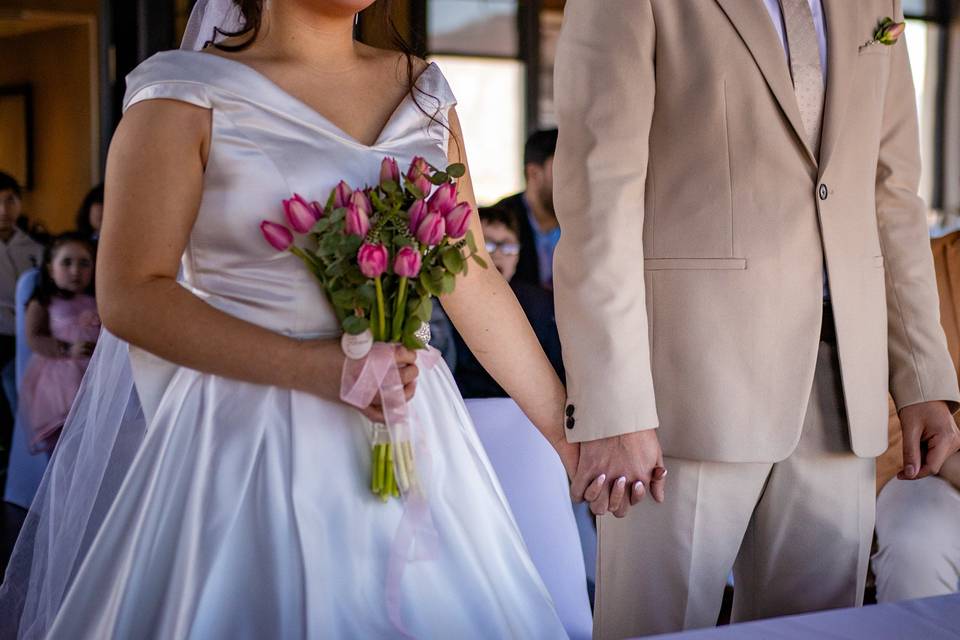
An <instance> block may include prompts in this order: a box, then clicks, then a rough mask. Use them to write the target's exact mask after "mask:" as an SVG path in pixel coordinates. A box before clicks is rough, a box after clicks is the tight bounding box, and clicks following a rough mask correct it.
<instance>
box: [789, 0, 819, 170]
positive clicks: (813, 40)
mask: <svg viewBox="0 0 960 640" xmlns="http://www.w3.org/2000/svg"><path fill="white" fill-rule="evenodd" d="M780 8H781V9H782V10H783V23H784V27H786V32H787V44H788V47H789V52H790V73H791V75H792V76H793V90H794V92H795V93H796V94H797V103H798V104H799V105H800V117H801V118H802V119H803V125H804V128H805V129H806V130H807V141H808V142H809V143H810V148H811V149H813V154H814V156H817V157H819V156H820V128H821V126H822V124H823V101H824V93H825V88H824V82H823V69H822V68H821V67H820V41H819V38H818V37H817V28H816V26H815V25H814V24H813V13H812V12H811V11H810V3H809V0H780Z"/></svg>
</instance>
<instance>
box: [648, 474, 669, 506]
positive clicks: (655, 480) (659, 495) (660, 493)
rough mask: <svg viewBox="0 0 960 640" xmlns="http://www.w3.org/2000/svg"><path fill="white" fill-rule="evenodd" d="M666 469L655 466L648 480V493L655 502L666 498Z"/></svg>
mask: <svg viewBox="0 0 960 640" xmlns="http://www.w3.org/2000/svg"><path fill="white" fill-rule="evenodd" d="M666 481H667V470H666V469H664V468H663V467H657V468H656V469H654V470H653V477H652V478H651V480H650V495H652V496H653V499H654V500H656V501H657V502H663V501H664V500H665V499H666V484H667V482H666Z"/></svg>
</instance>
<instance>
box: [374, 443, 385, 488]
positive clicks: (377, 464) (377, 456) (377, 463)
mask: <svg viewBox="0 0 960 640" xmlns="http://www.w3.org/2000/svg"><path fill="white" fill-rule="evenodd" d="M373 450H374V457H373V471H374V481H373V483H374V485H375V486H376V487H377V489H376V491H375V492H374V493H377V494H379V493H381V492H382V491H383V480H384V478H383V458H384V453H385V451H384V450H383V445H382V444H378V445H374V448H373Z"/></svg>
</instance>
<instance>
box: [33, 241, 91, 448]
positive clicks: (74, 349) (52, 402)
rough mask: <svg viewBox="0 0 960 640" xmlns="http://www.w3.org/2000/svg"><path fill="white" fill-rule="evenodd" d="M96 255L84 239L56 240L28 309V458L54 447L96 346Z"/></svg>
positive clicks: (45, 259) (45, 261)
mask: <svg viewBox="0 0 960 640" xmlns="http://www.w3.org/2000/svg"><path fill="white" fill-rule="evenodd" d="M94 253H95V249H94V247H93V245H92V244H91V242H90V241H89V240H88V239H86V238H84V237H83V236H80V235H77V234H64V235H62V236H59V237H58V238H56V239H55V240H54V241H53V242H52V243H51V245H50V248H49V249H47V252H46V254H45V255H44V261H43V267H42V271H41V274H40V281H39V284H38V286H37V291H36V293H35V294H34V296H33V298H32V299H31V300H30V303H29V304H28V305H27V314H26V323H25V324H26V327H25V331H26V335H25V337H26V340H27V344H28V345H29V346H30V349H31V350H32V351H33V356H32V357H31V359H30V364H29V365H28V367H27V371H26V373H25V374H24V378H23V385H22V387H21V389H20V403H19V404H20V411H21V412H22V415H21V417H22V420H21V423H22V424H24V425H25V426H26V428H27V431H28V434H27V435H28V442H29V445H30V450H31V452H32V453H41V452H46V451H52V450H53V447H54V446H55V445H56V443H57V438H58V437H59V435H60V429H61V428H62V427H63V424H64V422H65V421H66V419H67V414H68V413H69V412H70V407H71V405H73V400H74V398H75V397H76V395H77V391H78V390H79V389H80V381H81V380H82V379H83V374H84V372H85V371H86V370H87V365H88V364H89V362H90V356H91V355H92V354H93V349H94V347H95V346H96V344H97V338H98V336H99V334H100V316H99V315H98V314H97V303H96V299H95V298H94V295H93V268H94Z"/></svg>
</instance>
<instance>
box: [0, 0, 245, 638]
mask: <svg viewBox="0 0 960 640" xmlns="http://www.w3.org/2000/svg"><path fill="white" fill-rule="evenodd" d="M242 27H243V20H242V16H241V14H240V11H239V9H238V8H237V7H236V5H235V4H234V3H233V2H232V0H198V2H197V4H196V6H195V7H194V10H193V13H192V14H191V16H190V21H189V24H188V25H187V29H186V32H185V35H184V39H183V45H182V47H181V48H184V49H194V50H199V49H201V48H203V46H204V45H205V44H206V43H208V42H211V41H217V40H218V39H219V38H221V37H222V33H221V32H232V31H237V30H239V29H241V28H242ZM146 430H147V424H146V420H145V418H144V414H143V409H142V407H141V405H140V399H139V398H138V396H137V390H136V387H135V385H134V378H133V372H132V369H131V366H130V355H129V346H128V345H127V343H125V342H124V341H122V340H120V339H119V338H117V337H115V336H113V335H111V334H110V333H109V332H107V331H104V332H103V333H102V334H101V337H100V340H99V342H98V344H97V349H96V352H95V353H94V356H93V359H92V360H91V362H90V366H89V368H88V370H87V373H86V376H85V377H84V380H83V383H82V384H81V386H80V391H79V393H78V395H77V399H76V401H75V402H74V405H73V408H72V410H71V411H70V415H69V417H68V418H67V422H66V425H65V426H64V429H63V433H62V435H61V437H60V441H59V443H58V445H57V448H56V450H55V453H54V455H53V458H52V459H51V461H50V464H49V465H48V467H47V471H46V474H45V475H44V477H43V481H42V482H41V484H40V488H39V490H38V492H37V495H36V497H35V499H34V501H33V504H32V505H31V507H30V511H29V513H28V515H27V518H26V521H25V522H24V525H23V529H22V530H21V533H20V538H19V539H18V540H17V544H16V546H15V548H14V551H13V555H12V556H11V559H10V563H9V565H8V567H7V572H6V575H5V576H4V582H3V585H2V587H0V638H4V639H7V638H10V639H12V638H43V637H44V636H45V635H46V633H47V630H48V629H49V628H50V626H51V624H52V623H53V621H54V619H55V617H56V615H57V612H58V611H59V610H60V607H61V605H62V603H63V600H64V598H65V597H66V594H67V592H68V589H69V587H70V583H71V581H72V580H73V578H74V576H75V575H76V573H77V571H78V569H79V568H80V566H81V564H82V563H83V561H84V559H85V558H86V555H87V551H88V549H89V548H90V545H91V543H92V542H93V540H94V538H95V537H96V535H97V532H98V531H99V530H100V526H101V524H102V523H103V520H104V518H105V516H106V515H107V512H108V511H109V509H110V507H111V505H112V504H113V502H114V499H115V498H116V495H117V491H118V490H119V488H120V485H121V483H122V482H123V480H124V478H125V477H126V474H127V470H128V469H129V468H130V466H131V464H133V463H134V459H135V457H136V455H137V452H138V451H139V449H140V445H141V443H142V442H143V437H144V434H145V433H146Z"/></svg>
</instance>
